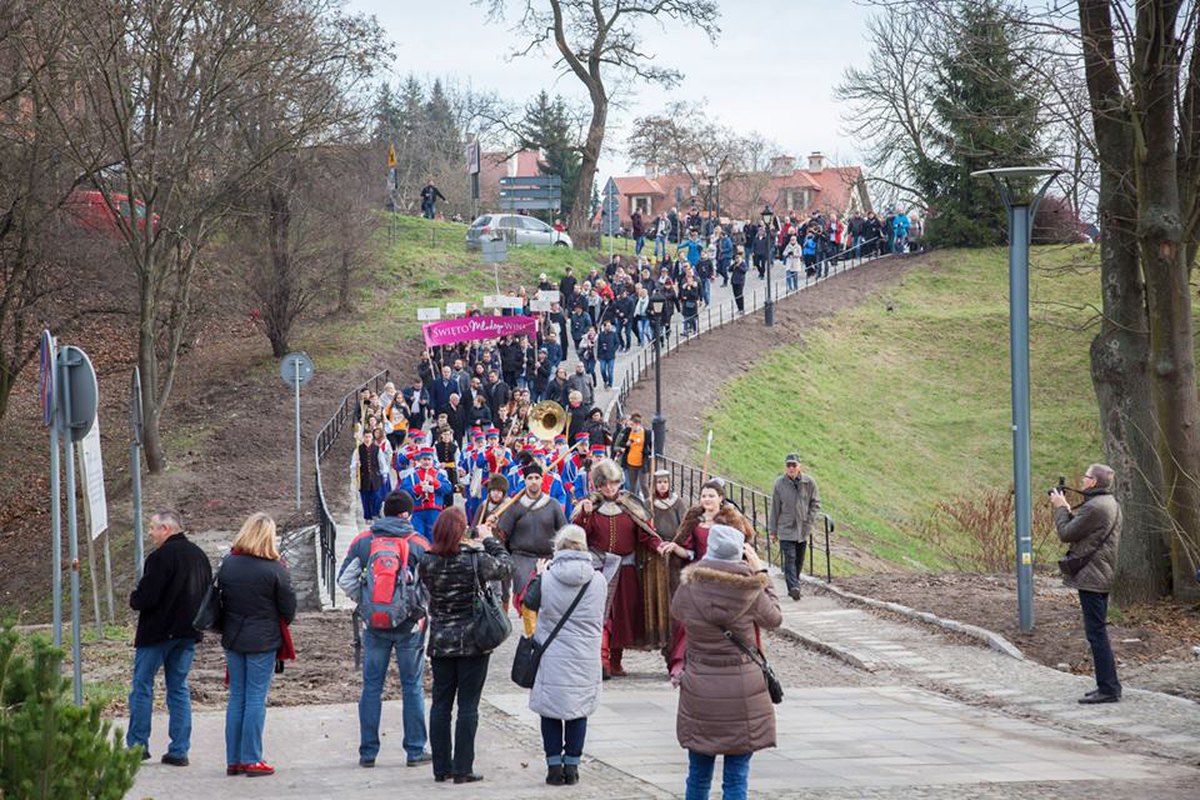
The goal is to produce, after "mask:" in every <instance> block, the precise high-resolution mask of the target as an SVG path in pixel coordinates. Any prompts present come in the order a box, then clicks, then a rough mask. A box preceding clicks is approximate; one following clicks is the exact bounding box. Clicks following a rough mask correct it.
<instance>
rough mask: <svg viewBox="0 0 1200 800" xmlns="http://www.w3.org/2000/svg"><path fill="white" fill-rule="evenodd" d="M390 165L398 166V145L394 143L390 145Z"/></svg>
mask: <svg viewBox="0 0 1200 800" xmlns="http://www.w3.org/2000/svg"><path fill="white" fill-rule="evenodd" d="M388 166H389V167H394V166H396V145H394V144H389V145H388Z"/></svg>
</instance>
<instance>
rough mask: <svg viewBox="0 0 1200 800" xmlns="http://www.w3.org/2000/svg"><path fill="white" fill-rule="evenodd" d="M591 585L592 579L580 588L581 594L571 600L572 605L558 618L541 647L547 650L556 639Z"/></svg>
mask: <svg viewBox="0 0 1200 800" xmlns="http://www.w3.org/2000/svg"><path fill="white" fill-rule="evenodd" d="M591 585H592V583H591V581H588V582H587V583H585V584H584V585H583V588H581V589H580V590H579V594H577V595H575V599H574V600H572V601H571V605H569V606H568V607H567V611H566V613H565V614H563V615H562V617H561V618H560V619H559V620H558V624H557V625H555V626H554V630H552V631H550V635H549V636H547V637H546V641H544V642H542V643H541V644H540V645H538V647H539V648H540V649H542V650H545V649H546V648H547V647H549V646H550V643H551V642H553V641H554V637H555V636H558V632H559V631H560V630H562V626H563V625H565V624H566V622H567V620H568V619H570V618H571V613H572V612H573V611H575V607H576V606H578V605H579V601H580V600H582V599H583V596H584V594H586V593H587V590H588V588H589V587H590V586H591Z"/></svg>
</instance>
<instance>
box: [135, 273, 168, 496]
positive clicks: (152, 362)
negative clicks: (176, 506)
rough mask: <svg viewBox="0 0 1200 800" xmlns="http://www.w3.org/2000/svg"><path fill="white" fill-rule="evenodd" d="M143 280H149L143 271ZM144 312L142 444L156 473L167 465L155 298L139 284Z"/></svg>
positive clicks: (140, 362) (140, 354)
mask: <svg viewBox="0 0 1200 800" xmlns="http://www.w3.org/2000/svg"><path fill="white" fill-rule="evenodd" d="M141 282H142V283H143V284H145V283H148V282H149V280H148V278H146V277H145V276H144V275H143V276H142V278H141ZM140 297H141V306H140V307H141V313H140V314H139V316H140V319H139V320H138V369H139V371H140V372H141V374H142V448H143V449H144V450H145V452H146V468H147V469H148V470H150V473H151V474H152V475H153V474H157V473H159V472H162V471H163V470H164V469H166V466H167V457H166V454H165V453H164V452H163V445H162V435H161V433H160V432H159V429H158V423H159V419H160V418H161V417H162V406H161V401H160V399H159V394H158V354H157V353H156V352H155V342H154V316H153V314H154V308H155V305H154V302H153V300H152V299H151V295H150V291H149V289H147V288H145V286H144V285H143V286H142V287H140Z"/></svg>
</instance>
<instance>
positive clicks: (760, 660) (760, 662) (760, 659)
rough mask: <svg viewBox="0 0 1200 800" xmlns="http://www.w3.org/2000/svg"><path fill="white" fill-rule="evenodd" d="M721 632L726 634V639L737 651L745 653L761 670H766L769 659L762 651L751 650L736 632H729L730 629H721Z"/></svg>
mask: <svg viewBox="0 0 1200 800" xmlns="http://www.w3.org/2000/svg"><path fill="white" fill-rule="evenodd" d="M721 631H722V632H723V633H724V634H725V638H726V639H728V640H729V641H731V642H733V644H734V646H735V647H737V649H739V650H741V651H742V652H743V653H745V654H746V655H747V656H749V657H750V660H751V661H752V662H754V664H755V665H756V666H757V667H758V668H759V669H765V668H766V663H767V657H766V656H764V655H763V654H762V651H761V650H751V649H750V648H749V647H747V646H746V643H745V642H743V641H742V640H741V639H739V638H738V637H737V636H736V635H735V634H734V632H733V631H731V630H729V629H728V628H721Z"/></svg>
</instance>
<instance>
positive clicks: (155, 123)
mask: <svg viewBox="0 0 1200 800" xmlns="http://www.w3.org/2000/svg"><path fill="white" fill-rule="evenodd" d="M43 7H44V8H46V9H48V11H49V12H51V13H53V15H54V20H55V23H56V24H58V25H60V26H61V27H62V28H63V29H64V30H66V31H67V32H68V36H69V38H70V40H71V41H72V43H73V46H74V47H75V48H76V52H75V56H76V59H75V61H74V64H75V68H76V72H75V73H74V75H73V76H72V77H73V78H74V79H75V80H76V82H77V83H76V86H77V87H78V88H77V101H78V105H79V106H80V107H81V109H82V113H84V114H86V115H87V117H88V119H89V123H90V124H89V126H88V128H87V129H86V130H85V131H83V132H82V133H81V134H79V135H68V136H67V137H66V147H65V155H66V156H67V157H68V158H70V160H71V161H72V162H73V164H74V166H75V167H76V169H78V170H80V172H81V173H82V174H84V175H85V176H86V178H87V180H88V181H89V182H90V183H91V184H92V185H93V186H95V187H96V188H97V189H99V190H100V192H101V193H102V195H103V197H104V200H105V202H106V204H107V205H108V207H109V209H110V211H111V213H112V214H113V215H114V217H115V218H116V219H117V220H118V221H119V224H120V229H121V234H122V239H123V241H124V246H125V256H126V260H127V263H128V265H129V267H130V269H131V271H132V272H133V274H134V276H135V278H136V281H137V292H136V296H137V308H136V311H137V319H138V326H137V330H138V366H139V367H140V369H141V375H142V385H143V408H142V413H143V430H144V435H145V440H144V441H145V450H146V460H147V463H148V465H149V467H150V469H151V471H152V472H157V471H160V470H162V469H163V467H164V466H165V465H166V453H165V452H164V450H163V445H162V439H161V433H160V423H161V419H162V415H163V411H164V409H165V408H166V404H167V401H168V399H169V398H170V395H171V390H172V387H173V386H174V382H175V377H176V374H177V369H178V366H179V358H180V353H181V351H182V349H183V345H184V343H185V342H186V341H187V340H188V338H189V335H190V334H189V331H190V330H191V327H192V325H191V323H192V318H191V314H192V305H193V297H192V289H193V284H194V279H195V276H196V271H197V269H198V268H200V265H201V263H202V262H201V260H200V256H201V253H202V252H203V251H204V250H205V248H206V247H207V246H208V245H209V244H210V243H211V240H212V236H213V234H214V232H215V231H216V229H217V226H218V223H219V221H220V220H221V219H222V217H223V216H225V215H226V214H227V213H228V211H229V208H230V204H231V201H232V199H233V198H235V197H237V196H240V195H243V194H244V193H245V192H246V190H247V188H248V186H250V185H251V184H253V182H254V181H255V180H257V179H259V178H260V177H261V175H262V174H263V167H264V165H266V164H268V163H269V162H270V160H271V159H272V158H273V157H274V156H275V155H276V154H277V153H280V152H286V151H287V150H289V149H291V148H294V147H295V145H296V137H297V136H301V137H302V136H304V135H306V134H307V130H306V129H305V128H304V127H303V126H295V127H293V126H282V127H281V128H280V129H279V130H278V131H276V132H272V133H269V134H268V137H267V138H266V140H265V141H264V144H263V146H261V147H258V148H256V149H254V150H253V151H249V150H248V149H247V148H245V147H244V146H242V145H241V142H240V140H239V137H238V134H237V132H236V129H235V126H234V123H235V121H236V120H243V119H253V118H255V116H256V115H257V114H258V112H259V109H260V106H261V104H262V103H263V102H268V101H269V100H270V99H271V98H272V97H273V96H274V95H273V94H272V93H273V92H274V91H275V88H276V86H275V83H274V81H273V76H274V75H275V74H276V71H277V70H281V69H282V65H285V64H287V63H288V60H289V59H290V58H291V57H292V54H291V53H290V52H289V51H288V47H289V45H290V44H292V43H293V42H294V41H295V36H294V35H293V36H291V37H290V38H289V36H288V35H281V34H282V32H289V33H291V34H296V33H297V31H298V29H300V28H301V27H302V26H303V25H305V24H311V22H312V20H313V19H314V18H317V19H327V18H329V17H331V16H334V15H335V13H336V11H335V9H336V6H335V4H334V2H333V0H319V2H301V1H300V0H288V1H287V2H278V0H211V1H210V2H205V3H193V2H187V0H127V2H123V3H100V4H91V5H86V6H83V7H80V6H79V5H78V4H75V3H69V2H66V0H46V2H45V3H44V4H43ZM346 24H355V23H354V22H353V21H352V20H347V21H346ZM284 71H285V72H286V70H284ZM62 122H64V124H63V125H62V128H63V130H64V132H66V133H69V134H73V132H71V131H69V130H68V126H67V125H66V124H65V120H62ZM123 204H126V205H127V207H128V208H130V209H132V210H133V213H121V207H122V205H123Z"/></svg>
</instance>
